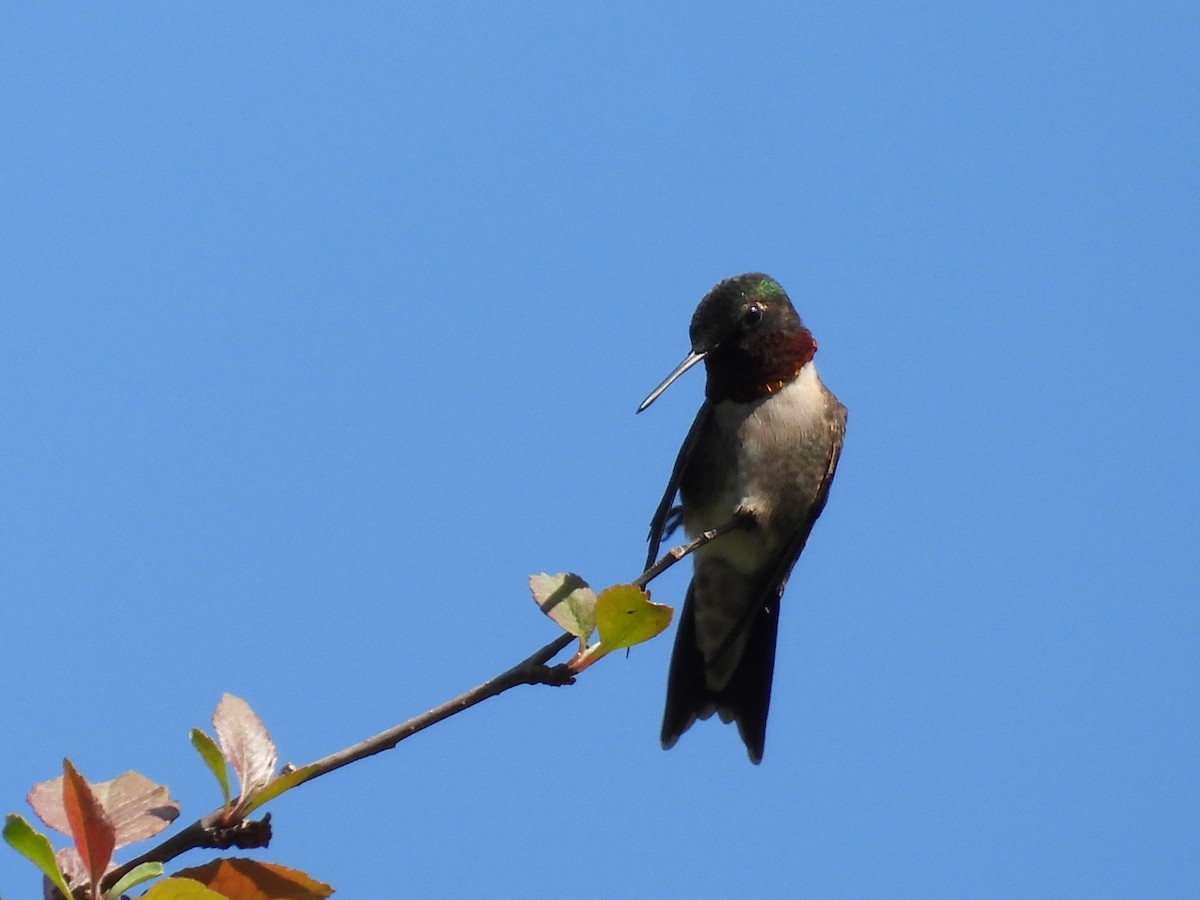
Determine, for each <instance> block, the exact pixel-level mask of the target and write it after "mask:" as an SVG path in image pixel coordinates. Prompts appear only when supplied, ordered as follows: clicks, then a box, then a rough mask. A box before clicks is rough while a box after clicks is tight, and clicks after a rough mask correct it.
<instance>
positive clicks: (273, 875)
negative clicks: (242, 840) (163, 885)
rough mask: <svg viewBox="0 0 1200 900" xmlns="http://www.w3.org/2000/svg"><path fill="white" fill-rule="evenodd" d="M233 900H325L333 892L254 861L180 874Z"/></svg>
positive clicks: (216, 863) (290, 871) (301, 876)
mask: <svg viewBox="0 0 1200 900" xmlns="http://www.w3.org/2000/svg"><path fill="white" fill-rule="evenodd" d="M176 875H177V876H178V877H180V878H191V879H193V880H195V881H198V882H200V883H201V884H203V885H205V886H206V887H209V888H212V889H213V890H214V891H216V892H217V893H218V894H223V895H224V896H226V897H228V898H230V900H325V898H326V897H328V896H329V895H330V894H332V893H333V888H331V887H330V886H329V885H327V884H322V883H321V882H320V881H315V880H314V879H312V878H309V877H308V876H307V875H305V874H304V873H303V872H297V871H296V870H295V869H288V868H286V867H284V866H277V865H274V864H272V863H260V862H257V861H255V860H253V859H238V858H235V859H218V860H214V861H213V862H210V863H205V864H204V865H202V866H196V867H195V868H194V869H184V870H183V871H182V872H177V873H176Z"/></svg>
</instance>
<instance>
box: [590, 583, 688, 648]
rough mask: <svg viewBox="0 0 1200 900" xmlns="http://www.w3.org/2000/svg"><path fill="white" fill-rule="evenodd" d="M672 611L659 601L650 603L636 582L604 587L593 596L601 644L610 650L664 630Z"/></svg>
mask: <svg viewBox="0 0 1200 900" xmlns="http://www.w3.org/2000/svg"><path fill="white" fill-rule="evenodd" d="M673 612H674V610H672V609H671V607H669V606H665V605H663V604H662V603H651V602H650V595H649V594H647V593H646V592H645V591H644V590H642V589H641V588H640V587H637V586H636V585H632V584H618V585H614V586H613V587H610V588H605V589H604V590H603V591H601V592H600V596H599V597H597V598H596V629H597V630H598V631H599V632H600V644H601V645H602V646H603V647H605V648H606V649H608V650H610V651H612V650H619V649H620V648H621V647H632V646H633V645H634V644H640V643H642V642H643V641H648V640H650V639H651V638H652V637H656V636H657V635H659V634H661V633H662V632H663V631H665V630H666V627H667V626H668V625H670V624H671V615H672V613H673Z"/></svg>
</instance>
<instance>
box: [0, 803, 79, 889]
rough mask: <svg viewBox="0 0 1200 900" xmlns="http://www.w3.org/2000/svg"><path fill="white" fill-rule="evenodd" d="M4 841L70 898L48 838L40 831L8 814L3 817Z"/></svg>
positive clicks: (19, 818) (65, 880)
mask: <svg viewBox="0 0 1200 900" xmlns="http://www.w3.org/2000/svg"><path fill="white" fill-rule="evenodd" d="M4 841H5V843H7V844H8V846H10V847H12V848H13V849H14V850H16V851H17V852H18V853H20V854H21V855H22V856H23V857H25V858H26V859H27V860H29V861H30V862H31V863H33V864H34V865H35V866H37V867H38V869H40V870H41V872H42V874H43V875H45V876H46V877H47V878H48V879H50V883H51V884H52V885H54V886H55V887H56V888H58V890H59V892H60V893H61V894H62V895H63V896H64V897H70V896H71V888H70V887H68V886H67V879H66V878H64V877H63V873H62V871H61V870H60V869H59V868H58V861H57V860H55V858H54V848H53V847H51V846H50V840H49V838H47V837H46V836H45V835H44V834H42V833H41V832H40V831H34V830H33V826H32V825H30V824H29V823H28V822H26V821H25V820H24V819H23V818H21V817H20V816H18V815H13V814H9V815H7V816H5V817H4Z"/></svg>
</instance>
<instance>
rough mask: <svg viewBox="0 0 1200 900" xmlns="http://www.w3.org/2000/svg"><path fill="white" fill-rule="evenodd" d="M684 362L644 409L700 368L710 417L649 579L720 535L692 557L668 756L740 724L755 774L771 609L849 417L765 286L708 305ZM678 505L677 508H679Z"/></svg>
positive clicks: (723, 286)
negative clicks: (661, 562)
mask: <svg viewBox="0 0 1200 900" xmlns="http://www.w3.org/2000/svg"><path fill="white" fill-rule="evenodd" d="M689 337H690V338H691V345H692V349H691V352H690V353H688V355H687V356H686V357H684V359H683V361H682V362H681V363H680V364H679V365H678V366H676V367H675V370H674V371H672V372H671V374H670V375H668V376H667V377H666V378H665V379H664V380H663V382H662V384H660V385H659V386H658V387H657V388H655V389H654V391H652V392H651V394H650V396H648V397H647V398H646V399H645V400H643V401H642V404H641V406H639V407H638V410H637V411H638V412H639V413H640V412H641V411H642V410H644V409H645V408H646V407H648V406H649V405H650V404H651V403H653V402H654V401H655V400H656V399H657V398H658V396H659V395H660V394H662V392H663V391H665V390H666V389H667V388H668V387H670V385H671V384H672V383H673V382H674V381H675V380H676V379H677V378H679V376H680V375H682V374H683V373H684V372H686V371H687V370H688V369H690V368H692V366H694V365H696V363H698V362H701V361H703V362H704V367H705V370H706V374H707V380H706V383H705V390H704V397H705V399H704V403H703V404H702V405H701V406H700V411H699V412H698V413H697V414H696V419H695V421H694V422H693V423H692V427H691V429H690V430H689V431H688V433H687V437H686V438H685V439H684V441H683V446H682V447H681V448H680V450H679V456H678V457H677V458H676V460H675V467H674V468H673V469H672V471H671V478H670V480H669V481H668V482H667V489H666V492H665V493H664V494H663V498H662V502H660V503H659V505H658V509H657V510H656V511H655V513H654V518H653V519H652V521H651V523H650V536H649V541H650V552H649V555H648V556H647V561H646V568H650V566H651V565H653V563H654V562H655V560H656V559H657V557H658V550H659V546H660V544H661V543H662V541H663V538H664V536H665V535H666V534H668V533H669V532H671V531H673V530H674V529H675V528H676V527H678V525H679V524H680V523H682V525H683V528H684V531H685V532H686V533H687V535H688V537H689V538H693V539H694V538H696V537H698V536H700V535H702V534H705V533H706V532H710V531H713V530H718V531H719V533H718V535H717V536H716V537H715V538H712V539H711V540H709V541H708V542H707V543H705V544H703V545H702V546H700V547H699V549H697V550H696V551H695V553H694V554H693V577H692V581H691V584H690V585H689V586H688V590H687V597H686V599H685V600H684V604H683V612H682V614H681V615H680V617H679V628H678V631H677V633H676V635H675V647H674V650H673V652H672V654H671V669H670V675H669V677H668V679H667V702H666V710H665V712H664V714H663V725H662V745H663V749H664V750H669V749H671V747H673V746H674V745H675V742H676V741H677V740H679V736H680V735H681V734H683V733H684V732H685V731H687V730H688V728H690V727H691V725H692V723H693V722H695V721H696V720H697V719H707V718H709V717H710V716H711V715H712V714H713V713H714V712H715V713H716V714H717V715H718V716H719V717H720V718H721V721H723V722H725V723H727V724H728V723H730V722H736V723H737V727H738V733H739V734H740V735H741V738H742V742H743V743H744V744H745V745H746V751H747V753H748V754H749V756H750V761H751V762H753V763H755V764H757V763H759V762H761V761H762V755H763V745H764V743H765V741H766V729H767V710H768V708H769V706H770V703H771V679H772V675H773V673H774V669H775V642H776V636H777V634H778V630H779V601H780V598H781V597H782V596H783V589H784V587H785V586H786V584H787V580H788V576H789V575H790V574H791V571H792V567H793V566H794V565H795V564H796V560H797V559H798V558H799V556H800V553H801V551H803V550H804V545H805V542H806V541H807V540H808V536H809V533H810V532H811V531H812V527H813V524H814V523H815V522H816V521H817V517H818V516H820V515H821V511H822V510H823V509H824V508H825V501H826V499H827V498H828V496H829V486H830V484H831V483H832V482H833V476H834V472H835V471H836V470H837V464H838V457H839V455H840V454H841V450H842V439H843V437H844V435H845V433H846V408H845V407H844V406H842V404H841V403H839V402H838V399H837V398H836V397H835V396H834V395H833V394H832V393H830V391H829V390H828V389H827V388H826V387H825V385H824V384H822V383H821V379H820V378H819V377H817V370H816V368H815V366H814V364H813V355H814V354H815V353H816V351H817V342H816V341H815V340H814V339H813V336H812V332H810V331H809V330H808V329H807V328H806V327H805V326H804V323H803V322H802V321H801V320H800V316H799V315H797V313H796V310H795V307H793V306H792V303H791V300H789V299H788V295H787V294H786V293H785V292H784V289H783V288H782V287H781V286H780V284H779V282H778V281H776V280H775V279H773V278H771V277H770V276H768V275H764V274H762V273H761V272H751V273H747V274H744V275H737V276H735V277H733V278H727V279H725V280H724V281H722V282H720V283H719V284H717V285H716V286H715V287H714V288H713V289H712V290H710V291H709V292H708V293H707V294H705V295H704V298H703V299H702V300H701V301H700V305H699V306H697V307H696V312H695V314H694V315H693V316H692V322H691V328H690V329H689ZM676 495H678V497H679V499H680V505H679V506H678V507H675V506H674V503H675V498H676Z"/></svg>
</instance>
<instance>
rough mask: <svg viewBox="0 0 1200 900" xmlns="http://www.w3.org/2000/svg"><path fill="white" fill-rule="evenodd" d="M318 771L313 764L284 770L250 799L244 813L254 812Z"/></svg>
mask: <svg viewBox="0 0 1200 900" xmlns="http://www.w3.org/2000/svg"><path fill="white" fill-rule="evenodd" d="M316 772H317V767H316V766H315V765H312V766H301V767H300V768H299V769H292V770H291V771H290V772H284V773H282V774H281V775H278V776H277V777H275V778H273V779H272V780H271V782H270V783H269V784H268V785H267V786H266V787H265V788H263V789H262V790H261V791H259V792H258V793H257V794H255V795H254V796H253V797H252V798H251V799H250V802H249V803H247V804H246V806H245V808H244V810H243V813H244V814H245V815H247V816H248V815H250V813H252V812H254V810H256V809H258V808H259V807H260V806H262V805H263V804H264V803H266V802H267V801H268V800H274V799H275V798H276V797H278V796H279V795H280V794H282V793H283V792H284V791H290V790H291V789H292V788H294V787H295V786H296V785H298V784H303V783H304V782H306V781H308V779H310V778H312V777H313V775H314V774H315V773H316Z"/></svg>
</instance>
